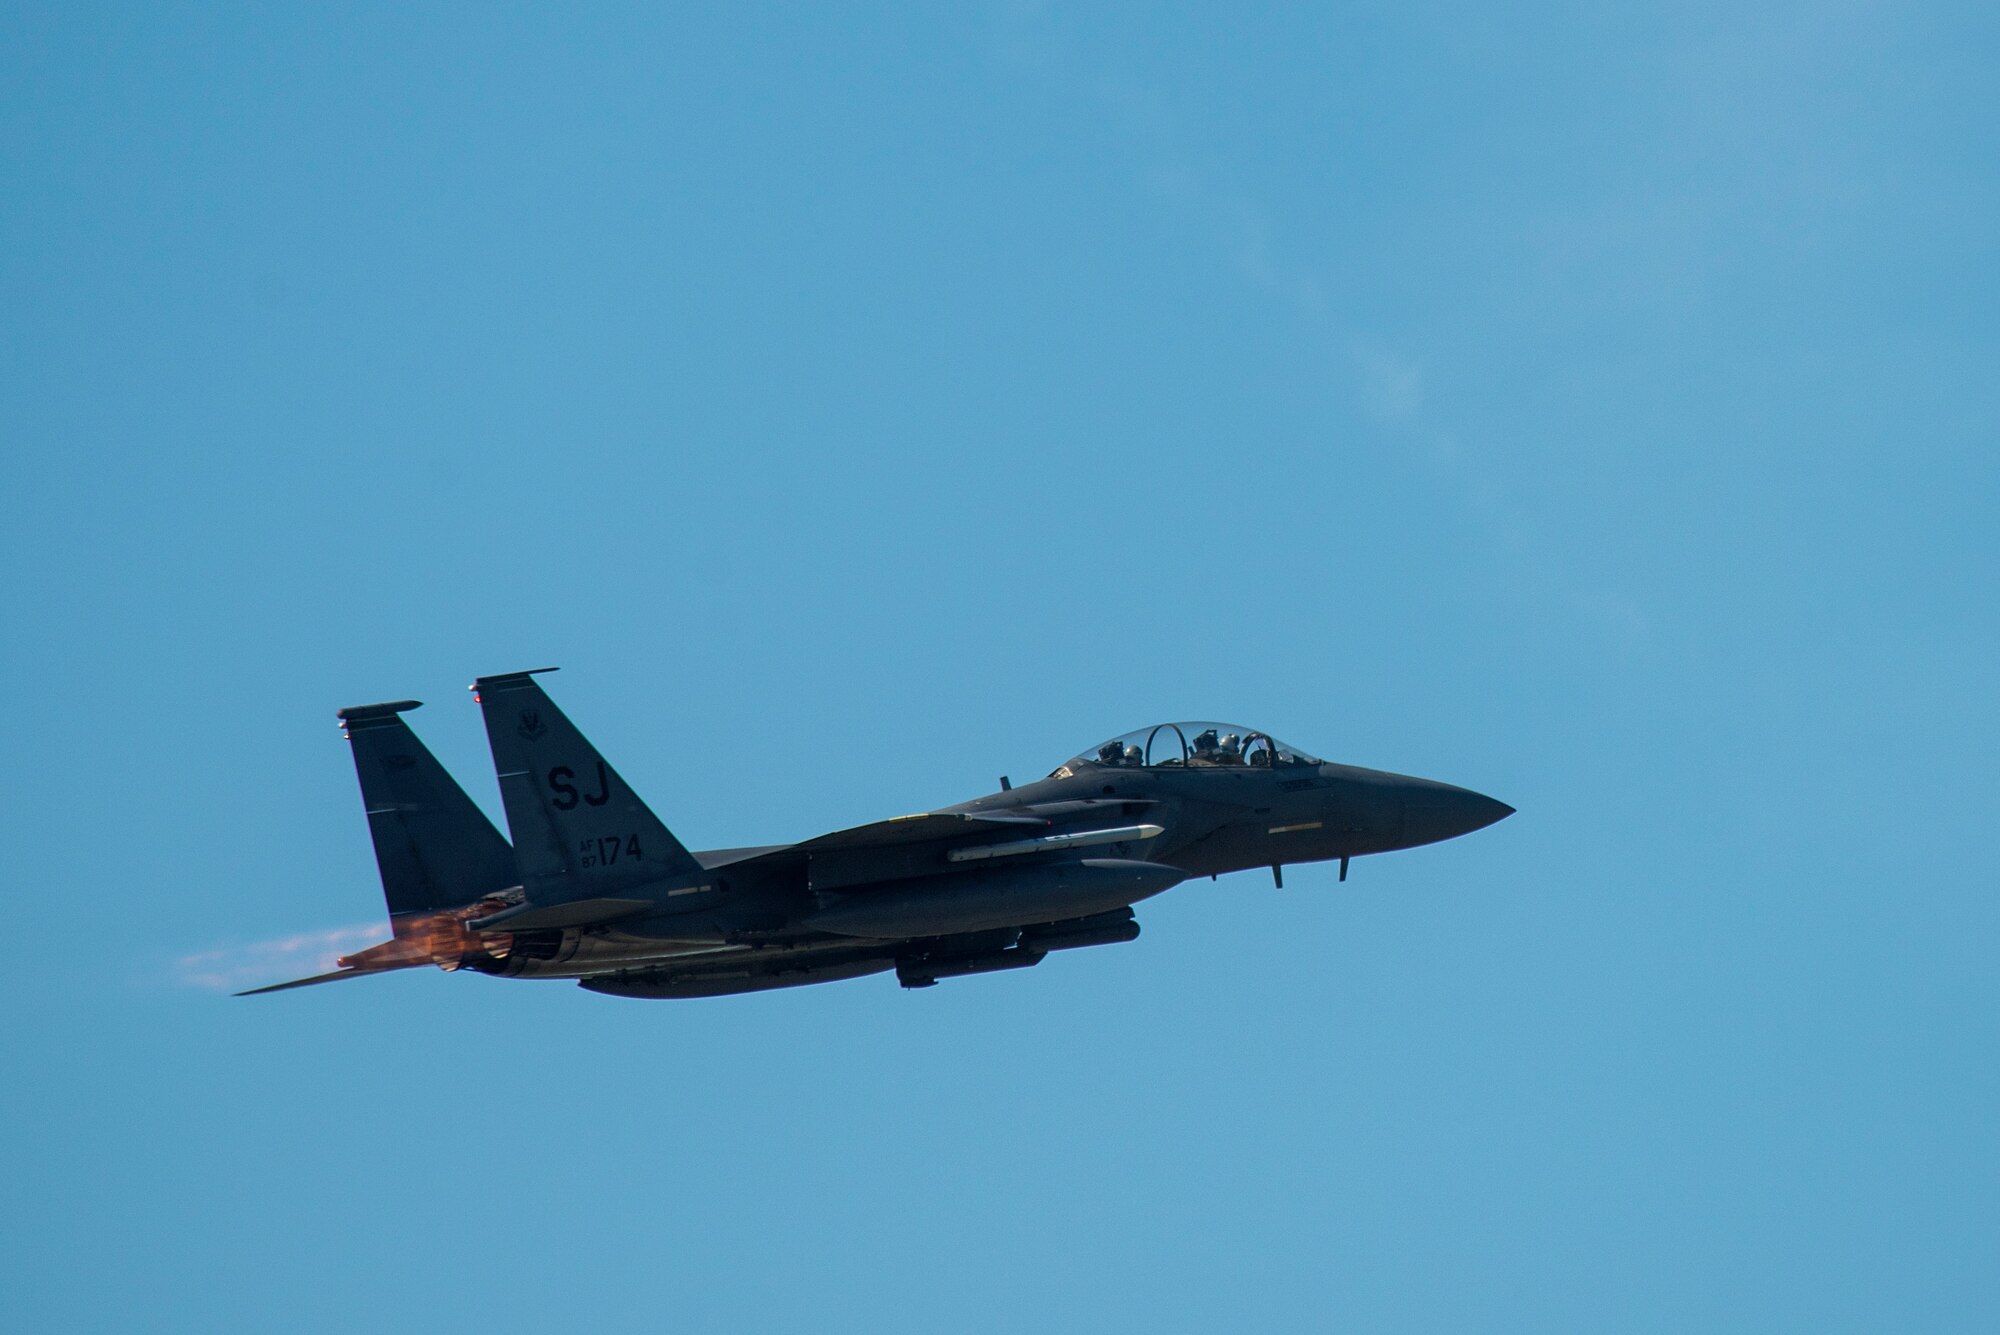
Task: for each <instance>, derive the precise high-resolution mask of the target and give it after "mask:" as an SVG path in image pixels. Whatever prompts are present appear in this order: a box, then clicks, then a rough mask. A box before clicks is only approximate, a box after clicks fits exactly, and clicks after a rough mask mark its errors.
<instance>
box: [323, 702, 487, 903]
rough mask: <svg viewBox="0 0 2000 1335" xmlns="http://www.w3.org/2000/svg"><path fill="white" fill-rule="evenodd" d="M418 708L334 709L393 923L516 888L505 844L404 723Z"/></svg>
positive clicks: (411, 705) (414, 704)
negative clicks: (356, 780)
mask: <svg viewBox="0 0 2000 1335" xmlns="http://www.w3.org/2000/svg"><path fill="white" fill-rule="evenodd" d="M417 704H418V702H417V701H415V700H395V701H391V702H390V703H388V704H380V705H355V706H353V707H351V708H348V709H343V710H340V711H339V718H340V721H341V725H342V728H343V730H344V731H345V733H346V735H347V740H348V742H349V743H350V744H351V745H352V746H353V748H354V772H355V775H356V776H357V777H358V778H359V779H360V780H361V803H362V805H363V806H364V807H366V808H367V810H368V833H369V835H370V836H371V837H372V838H373V839H374V841H375V863H376V865H377V866H378V867H379V868H380V869H381V872H382V894H383V897H384V898H385V899H387V900H388V902H389V915H390V917H391V919H394V918H396V917H398V916H400V915H403V914H409V913H431V912H435V911H437V910H439V909H451V908H459V907H461V906H463V905H466V904H471V903H475V902H477V901H478V900H481V899H484V898H486V897H487V896H489V895H494V894H498V893H499V892H500V891H502V890H506V889H509V888H511V887H513V886H516V885H519V884H520V876H519V875H518V874H517V873H516V871H515V869H514V851H513V850H512V849H511V848H509V847H508V846H507V841H506V840H505V839H503V838H501V837H500V832H499V831H498V830H496V829H494V828H493V822H492V821H490V820H488V819H487V818H486V813H485V812H483V811H481V810H480V809H479V808H478V807H477V806H476V805H474V804H473V801H472V799H471V798H470V797H467V796H466V795H465V790H464V789H463V788H460V787H459V786H458V783H457V782H456V781H455V780H454V779H453V778H452V777H451V775H450V774H449V773H448V772H446V770H445V768H444V766H442V765H440V764H438V762H437V757H435V756H433V755H432V754H431V753H430V749H429V748H428V747H426V746H425V745H424V744H423V743H422V742H421V741H419V740H417V735H416V734H415V733H414V732H411V731H410V727H409V725H408V724H407V723H405V722H403V718H402V715H403V712H404V711H405V710H409V709H415V708H416V707H417Z"/></svg>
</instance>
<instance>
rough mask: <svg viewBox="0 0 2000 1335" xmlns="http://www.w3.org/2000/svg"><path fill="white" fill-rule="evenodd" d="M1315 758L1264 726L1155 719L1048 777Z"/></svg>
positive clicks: (1302, 762) (1266, 765) (1301, 761)
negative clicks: (1089, 770)
mask: <svg viewBox="0 0 2000 1335" xmlns="http://www.w3.org/2000/svg"><path fill="white" fill-rule="evenodd" d="M1319 763H1320V762H1319V759H1318V757H1316V756H1309V755H1307V754H1306V753H1305V752H1303V751H1301V750H1299V749H1298V748H1297V747H1296V746H1287V745H1285V744H1284V743H1283V742H1281V741H1278V740H1277V739H1276V738H1274V737H1272V736H1271V734H1270V733H1268V732H1259V731H1258V730H1257V729H1255V728H1244V727H1239V726H1237V725H1236V724H1234V723H1159V724H1155V725H1154V726H1152V727H1150V728H1140V729H1139V730H1138V731H1137V732H1128V733H1126V734H1125V735H1124V736H1123V737H1114V738H1112V739H1111V740H1110V741H1108V742H1105V743H1103V744H1101V745H1099V746H1094V747H1092V748H1091V749H1090V750H1088V751H1085V752H1084V753H1083V754H1082V755H1080V756H1076V757H1074V758H1073V759H1071V760H1070V761H1069V763H1067V764H1065V765H1063V766H1061V767H1060V768H1058V769H1057V770H1056V771H1055V773H1053V774H1051V775H1050V776H1049V777H1050V778H1052V779H1062V778H1068V777H1069V776H1070V775H1071V774H1074V773H1076V772H1077V771H1078V770H1081V769H1085V768H1100V769H1101V768H1117V769H1167V768H1172V769H1205V768H1224V767H1229V766H1245V765H1247V766H1254V767H1257V768H1262V769H1270V768H1272V767H1273V766H1287V765H1317V764H1319Z"/></svg>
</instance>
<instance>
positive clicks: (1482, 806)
mask: <svg viewBox="0 0 2000 1335" xmlns="http://www.w3.org/2000/svg"><path fill="white" fill-rule="evenodd" d="M1513 814H1514V808H1512V807H1510V806H1508V805H1507V804H1506V803H1505V802H1501V801H1498V800H1497V799H1494V798H1491V797H1488V796H1486V794H1484V793H1475V792H1473V791H1472V790H1471V789H1470V788H1455V787H1453V786H1452V785H1451V784H1448V783H1435V782H1432V781H1431V780H1429V779H1405V780H1404V781H1403V842H1404V844H1405V846H1410V847H1414V846H1415V845H1417V844H1435V843H1437V842H1438V841H1440V840H1443V839H1456V838H1458V836H1460V835H1461V834H1471V833H1472V832H1473V831H1474V830H1483V829H1485V828H1486V827H1487V826H1489V825H1491V824H1493V823H1494V822H1495V821H1498V820H1505V819H1506V818H1507V817H1509V816H1511V815H1513Z"/></svg>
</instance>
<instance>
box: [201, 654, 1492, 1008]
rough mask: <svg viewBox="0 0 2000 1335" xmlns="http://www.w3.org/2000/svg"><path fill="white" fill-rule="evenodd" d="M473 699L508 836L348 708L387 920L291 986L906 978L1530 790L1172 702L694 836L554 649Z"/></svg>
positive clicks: (1410, 836) (1015, 954)
mask: <svg viewBox="0 0 2000 1335" xmlns="http://www.w3.org/2000/svg"><path fill="white" fill-rule="evenodd" d="M552 670H553V669H549V668H538V669H535V670H533V671H529V672H510V673H505V674H503V675H500V676H494V677H481V678H479V680H478V681H476V682H475V683H474V684H473V688H472V689H473V693H474V698H475V699H476V700H477V701H478V702H479V706H480V710H481V712H482V714H483V715H484V717H485V721H486V736H487V740H488V742H489V743H490V745H491V747H492V751H493V763H494V768H495V771H496V773H497V775H498V778H499V782H500V796H501V801H502V804H503V806H504V808H505V810H506V813H507V825H508V829H509V831H510V832H511V834H512V836H513V840H512V844H511V846H510V845H509V842H508V840H506V839H504V838H502V837H501V835H500V832H499V831H498V830H496V829H495V828H494V827H493V823H492V822H491V821H489V820H488V819H487V818H486V816H485V815H484V813H482V812H481V811H480V809H479V808H478V806H477V805H476V804H474V803H473V801H472V799H471V798H470V797H468V796H467V795H466V793H465V791H464V790H463V789H462V788H460V787H459V786H458V784H457V783H456V782H454V781H453V779H452V777H451V776H450V774H448V773H447V772H446V771H445V769H444V767H443V766H442V765H440V764H439V763H438V762H437V760H436V758H435V757H433V756H432V755H431V753H430V751H429V750H428V749H427V748H426V747H425V746H424V744H423V743H422V742H421V741H419V740H418V739H417V735H416V734H415V733H414V732H412V731H411V730H410V727H409V725H408V723H407V722H406V721H405V720H404V718H403V715H404V714H405V713H407V712H408V711H410V710H412V709H415V708H417V706H418V703H419V702H418V701H415V700H397V701H392V702H389V703H385V704H375V705H360V706H355V707H353V708H348V709H342V710H340V711H338V717H339V718H340V720H341V723H342V725H343V731H344V733H345V735H346V737H347V739H348V741H349V742H350V743H351V744H352V748H353V753H354V768H355V772H356V773H357V775H358V776H359V777H360V780H361V796H362V801H363V805H364V806H365V807H366V809H367V813H368V828H369V833H370V834H371V836H372V837H373V840H374V845H375V858H376V863H377V866H378V867H379V868H380V870H381V874H382V888H383V893H384V896H385V898H386V899H387V901H388V907H389V921H390V930H391V932H392V937H391V939H390V940H388V941H385V942H383V943H382V944H380V945H376V946H371V947H369V948H368V949H366V950H362V951H359V952H357V953H356V954H353V955H349V956H346V957H343V958H342V959H340V960H339V961H338V964H339V967H338V968H337V969H336V970H335V971H334V972H332V973H325V974H320V975H317V976H315V977H312V978H301V979H297V980H296V981H293V982H288V983H278V984H276V985H274V986H271V987H260V988H254V989H252V991H251V992H246V993H239V994H238V995H242V996H248V995H252V994H253V993H261V992H277V991H282V990H284V989H287V988H295V987H305V986H309V985H311V984H315V983H327V982H333V981H336V980H338V979H342V978H361V977H367V976H369V975H372V974H378V973H385V972H389V971H391V970H395V969H406V968H413V967H416V966H419V965H437V966H438V967H440V968H443V969H446V970H465V971H470V972H473V973H482V974H490V975H492V976H494V977H496V978H562V979H572V980H575V981H576V982H578V983H580V984H581V985H582V986H583V987H585V988H588V989H589V990H591V991H593V992H602V993H606V994H609V995H611V996H620V997H660V998H668V997H713V996H724V995H728V994H731V993H739V992H759V991H764V990H766V989H770V988H779V987H797V986H800V985H803V984H807V983H828V982H835V981H838V980H841V979H847V978H859V977H862V976H864V975H868V974H879V973H888V972H890V971H891V970H893V971H894V972H895V975H896V978H897V981H898V982H900V983H901V984H902V985H903V986H904V987H906V988H922V987H930V986H932V985H934V984H935V983H937V982H938V981H939V980H940V979H945V978H958V977H963V976H965V975H969V974H980V973H991V972H995V971H997V970H1003V969H1024V968H1030V967H1032V966H1034V965H1037V964H1040V963H1041V962H1042V960H1043V959H1045V958H1046V957H1047V956H1048V955H1049V954H1051V953H1052V952H1055V951H1058V950H1075V949H1079V948H1082V947H1085V946H1102V945H1111V944H1115V943H1118V942H1124V941H1131V940H1134V939H1135V938H1137V936H1138V935H1139V923H1138V921H1137V919H1136V918H1135V916H1134V914H1133V911H1132V906H1133V905H1134V904H1137V903H1139V902H1140V901H1141V900H1145V899H1149V898H1151V897H1152V896H1154V895H1157V894H1160V893H1161V892H1163V891H1166V890H1170V889H1172V888H1173V887H1174V886H1176V885H1179V884H1180V883H1181V882H1182V881H1185V880H1188V879H1190V878H1193V877H1200V876H1208V877H1216V876H1221V875H1224V874H1226V873H1229V872H1238V871H1246V870H1253V869H1264V868H1268V869H1269V870H1270V873H1271V875H1272V876H1273V878H1274V879H1276V881H1277V883H1278V884H1279V885H1283V884H1284V879H1283V878H1284V868H1285V866H1286V865H1287V864H1291V863H1301V862H1329V861H1336V862H1338V863H1339V866H1340V879H1341V880H1345V879H1347V870H1348V863H1349V860H1350V859H1353V858H1357V857H1363V856H1367V855H1371V854H1376V853H1388V852H1392V851H1394V850H1397V849H1403V848H1414V847H1416V846H1418V845H1420V844H1430V843H1436V842H1438V841H1440V840H1443V839H1452V838H1456V837H1457V836H1459V835H1461V834H1467V833H1470V832H1471V831H1473V830H1478V829H1482V828H1484V827H1485V826H1488V825H1491V824H1493V823H1494V822H1495V821H1497V820H1500V819H1502V818H1503V817H1506V816H1509V815H1511V814H1513V810H1514V809H1513V808H1512V807H1510V806H1508V805H1506V804H1505V803H1504V802H1499V801H1496V800H1494V799H1493V798H1490V797H1486V796H1483V795H1481V794H1479V793H1475V792H1472V791H1470V790H1469V789H1465V788H1456V787H1453V786H1452V785H1450V784H1446V783H1436V782H1433V781H1432V780H1429V779H1416V778H1411V777H1409V776H1407V775H1402V774H1390V773H1385V772H1383V771H1380V770H1370V769H1360V768H1357V767H1355V766H1352V765H1338V764H1331V763H1329V762H1326V761H1322V760H1320V759H1318V758H1317V757H1314V756H1310V755H1307V754H1306V753H1305V752H1303V751H1301V750H1299V749H1298V748H1297V747H1294V746H1288V745H1286V744H1285V743H1283V742H1280V741H1278V740H1277V739H1276V738H1274V737H1272V736H1271V735H1270V734H1269V733H1266V732H1260V731H1258V730H1256V729H1254V728H1243V727H1237V726H1234V725H1232V724H1225V723H1161V724H1158V725H1155V726H1153V727H1150V728H1141V729H1139V730H1138V731H1137V732H1130V733H1126V734H1125V735H1124V736H1122V737H1116V738H1113V739H1112V740H1110V741H1107V742H1104V743H1102V744H1100V745H1098V746H1094V747H1092V748H1090V749H1089V750H1087V751H1084V752H1082V753H1081V754H1079V755H1077V756H1075V757H1073V758H1071V759H1069V760H1067V761H1065V762H1063V763H1062V764H1061V765H1058V766H1057V767H1056V768H1055V769H1054V770H1053V771H1051V772H1050V773H1049V775H1048V777H1047V778H1044V779H1040V780H1037V781H1036V782H1033V783H1025V784H1022V785H1021V786H1019V787H1014V786H1013V785H1011V784H1010V783H1008V781H1007V780H1005V779H1002V780H1001V784H1000V791H999V792H997V793H989V794H988V795H986V796H985V797H981V798H976V799H974V800H973V801H970V802H964V803H960V804H959V805H957V806H951V807H943V808H940V809H939V810H936V811H927V812H923V813H921V814H918V815H914V816H899V817H896V818H894V819H892V820H884V821H877V822H875V823H874V824H871V825H861V826H856V827H855V828H853V829H847V830H837V831H835V832H833V833H831V834H823V835H821V836H819V837H818V838H816V839H808V840H805V841H804V842H802V843H793V844H771V845H766V846H763V847H757V848H722V849H710V850H707V851H702V852H693V851H690V850H689V849H687V848H686V847H685V846H683V845H682V844H681V842H680V840H678V839H676V838H675V837H674V836H673V834H672V833H671V832H670V831H669V830H668V829H667V827H666V826H665V825H663V824H661V823H660V820H659V818H658V817H656V816H655V815H654V814H653V813H652V811H651V810H650V809H649V808H648V807H647V806H646V804H645V803H644V802H643V801H641V800H640V798H639V795H638V794H637V793H635V792H633V791H632V789H631V786H630V785H628V784H627V783H626V782H625V781H624V779H622V778H621V777H619V774H618V772H617V771H616V770H614V769H613V768H612V767H611V765H610V763H609V762H608V761H606V760H605V759H604V757H603V756H602V755H600V754H599V753H598V751H597V749H596V748H595V747H593V746H592V745H591V744H590V743H589V742H588V741H587V740H585V738H584V736H583V734H582V733H581V732H579V731H578V730H577V729H576V727H575V726H574V725H573V724H572V723H571V722H570V721H569V719H568V718H567V717H565V716H564V714H563V712H562V711H561V710H560V709H558V708H556V705H555V702H554V701H552V700H551V699H550V698H549V697H548V694H547V693H546V692H545V691H544V690H543V689H542V687H541V685H540V683H539V682H537V681H536V680H535V678H536V676H537V675H538V674H539V673H541V672H547V671H552Z"/></svg>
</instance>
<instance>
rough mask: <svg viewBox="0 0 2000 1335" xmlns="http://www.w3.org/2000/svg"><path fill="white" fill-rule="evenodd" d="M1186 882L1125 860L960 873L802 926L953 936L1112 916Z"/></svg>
mask: <svg viewBox="0 0 2000 1335" xmlns="http://www.w3.org/2000/svg"><path fill="white" fill-rule="evenodd" d="M1186 879H1187V873H1186V872H1184V871H1182V870H1181V869H1180V868H1178V867H1163V866H1161V865H1160V864H1159V863H1157V862H1134V861H1129V860H1127V859H1124V858H1084V859H1083V860H1081V861H1078V862H1052V863H1047V864H1044V865H1042V866H1038V867H1010V868H1008V869H1006V870H1005V871H1001V870H998V869H996V870H994V871H977V872H959V873H957V874H956V875H951V876H926V877H921V878H919V879H916V880H909V881H891V882H889V883H888V884H886V885H883V886H881V887H879V888H869V887H861V888H857V889H855V890H852V891H850V892H848V893H846V894H843V895H842V896H841V897H840V898H839V899H838V900H835V901H834V902H832V903H830V904H827V905H826V906H825V907H823V908H820V909H817V910H815V911H814V912H812V913H809V914H807V915H806V916H805V918H804V919H803V920H802V921H801V923H800V925H801V926H803V927H808V928H811V929H813V930H815V931H821V932H837V933H839V934H840V935H842V936H869V937H884V938H894V937H906V936H952V935H955V934H957V933H959V932H978V931H984V930H985V929H987V928H990V927H1019V926H1022V925H1024V924H1027V923H1040V922H1058V921H1061V920H1063V919H1067V918H1084V917H1088V916H1090V915H1091V914H1093V913H1106V912H1109V911H1110V910H1112V909H1122V908H1126V907H1128V906H1130V905H1132V904H1136V903H1138V902H1139V901H1140V900H1142V899H1145V898H1147V897H1149V896H1152V895H1157V894H1159V893H1160V892H1161V891H1162V890H1168V889H1171V888H1173V887H1174V886H1176V885H1179V884H1180V883H1181V882H1182V881H1184V880H1186Z"/></svg>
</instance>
